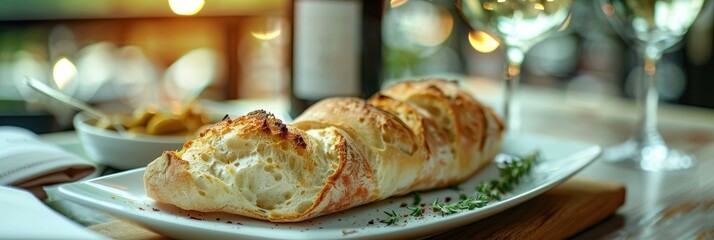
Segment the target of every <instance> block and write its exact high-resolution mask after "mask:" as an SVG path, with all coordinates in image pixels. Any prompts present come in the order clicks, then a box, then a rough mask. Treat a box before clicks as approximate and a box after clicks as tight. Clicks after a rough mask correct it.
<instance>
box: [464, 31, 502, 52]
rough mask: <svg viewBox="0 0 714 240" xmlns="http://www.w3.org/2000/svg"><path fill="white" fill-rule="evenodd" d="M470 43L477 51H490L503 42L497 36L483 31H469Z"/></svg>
mask: <svg viewBox="0 0 714 240" xmlns="http://www.w3.org/2000/svg"><path fill="white" fill-rule="evenodd" d="M469 43H470V44H471V47H473V48H474V49H476V51H479V52H482V53H490V52H493V51H494V50H496V49H497V48H498V46H499V45H501V43H499V42H498V40H497V39H496V38H494V37H493V36H491V34H488V33H486V32H483V31H471V32H469Z"/></svg>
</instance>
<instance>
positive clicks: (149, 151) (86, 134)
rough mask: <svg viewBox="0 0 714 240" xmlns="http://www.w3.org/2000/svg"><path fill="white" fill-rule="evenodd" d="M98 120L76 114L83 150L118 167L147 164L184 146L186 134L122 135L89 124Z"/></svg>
mask: <svg viewBox="0 0 714 240" xmlns="http://www.w3.org/2000/svg"><path fill="white" fill-rule="evenodd" d="M93 121H95V120H94V119H93V118H91V117H89V116H88V115H87V114H86V113H84V112H80V113H79V114H77V115H76V116H74V119H73V123H74V128H75V129H76V131H77V135H78V136H79V140H80V141H81V142H82V146H83V147H84V151H85V152H87V155H89V157H91V158H92V159H93V160H95V161H97V162H98V163H100V164H103V165H106V166H110V167H113V168H116V169H121V170H125V169H132V168H139V167H145V166H146V165H147V164H149V163H150V162H151V161H153V160H154V159H156V158H158V157H159V156H161V154H162V153H163V152H164V151H169V150H178V149H181V147H182V146H183V144H184V142H186V140H187V139H186V138H184V137H163V136H149V135H136V134H132V135H122V134H119V133H118V132H116V131H111V130H106V129H101V128H97V127H95V126H93V125H92V124H90V123H91V122H93Z"/></svg>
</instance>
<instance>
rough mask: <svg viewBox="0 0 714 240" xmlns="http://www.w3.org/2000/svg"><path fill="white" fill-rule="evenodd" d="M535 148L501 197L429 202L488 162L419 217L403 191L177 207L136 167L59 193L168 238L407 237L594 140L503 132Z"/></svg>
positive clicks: (573, 155) (509, 141)
mask: <svg viewBox="0 0 714 240" xmlns="http://www.w3.org/2000/svg"><path fill="white" fill-rule="evenodd" d="M536 150H539V151H540V152H541V156H542V159H541V161H540V162H538V163H537V164H536V165H535V167H534V169H533V171H532V173H531V175H530V176H528V177H526V178H525V179H524V180H523V181H522V182H521V183H520V184H519V185H518V186H517V187H516V188H515V190H514V191H512V192H511V193H509V194H507V195H505V196H504V197H503V199H502V200H501V201H498V202H494V203H491V204H489V205H488V206H486V207H483V208H479V209H474V210H471V211H465V212H460V213H456V214H452V215H447V216H442V215H441V214H440V213H439V212H435V211H433V210H432V208H431V203H433V202H434V201H435V200H436V199H439V201H440V202H452V203H453V202H456V201H458V200H459V194H460V192H463V193H466V194H467V195H469V196H471V195H472V194H473V193H474V192H475V190H474V189H475V187H476V186H477V185H478V184H479V183H482V182H486V181H489V180H493V179H497V178H498V169H497V167H496V165H495V164H491V165H490V166H488V167H487V168H486V169H484V170H483V171H482V172H480V173H478V174H477V175H476V176H474V177H473V178H471V179H469V180H468V181H466V182H464V183H462V184H460V185H459V188H460V189H461V190H455V189H441V190H435V191H429V192H423V193H421V194H420V195H421V198H422V201H421V202H422V203H423V204H425V205H424V207H425V209H426V211H425V214H424V216H422V217H412V216H409V215H408V214H409V212H410V211H409V210H408V209H407V208H406V207H405V205H411V204H413V202H414V197H413V196H410V195H407V196H402V197H395V198H389V199H386V200H383V201H380V202H376V203H372V204H368V205H364V206H360V207H356V208H353V209H349V210H346V211H343V212H339V213H334V214H330V215H327V216H323V217H319V218H315V219H312V220H308V221H304V222H300V223H271V222H266V221H261V220H255V219H251V218H246V217H241V216H238V215H232V214H225V213H202V212H195V211H185V210H181V209H178V208H176V207H173V206H169V205H166V204H161V203H157V202H155V201H154V200H153V199H151V198H149V197H147V196H146V192H145V191H144V183H143V176H144V169H143V168H142V169H136V170H131V171H126V172H122V173H118V174H114V175H109V176H105V177H101V178H97V179H93V180H89V181H85V182H78V183H72V184H67V185H63V186H61V187H60V189H59V192H60V196H62V197H64V198H67V199H69V200H71V201H74V202H77V203H79V204H82V205H85V206H88V207H91V208H95V209H97V210H100V211H103V212H107V213H109V214H112V215H114V216H116V217H119V218H122V219H125V220H128V221H132V222H134V223H137V224H139V225H142V226H144V227H146V228H148V229H151V230H153V231H155V232H157V233H160V234H163V235H165V236H168V237H171V238H176V239H219V238H220V239H224V238H250V239H274V238H281V239H335V238H347V239H365V238H387V237H388V238H414V237H422V236H428V235H431V234H436V233H439V232H443V231H447V230H449V229H453V228H456V227H459V226H462V225H465V224H469V223H472V222H475V221H477V220H480V219H483V218H485V217H488V216H491V215H493V214H495V213H498V212H501V211H503V210H506V209H508V208H511V207H513V206H515V205H518V204H520V203H522V202H524V201H526V200H528V199H531V198H533V197H535V196H537V195H539V194H541V193H543V192H545V191H546V190H548V189H550V188H553V187H555V186H557V185H558V184H559V183H561V182H563V181H565V180H567V179H568V178H570V177H571V176H572V175H574V174H575V173H577V172H578V171H580V170H581V169H582V168H584V167H585V166H587V165H588V164H589V163H590V162H592V161H593V160H594V159H595V158H596V157H598V156H599V154H600V152H601V148H600V147H599V146H595V145H591V144H587V143H580V142H575V141H571V140H562V139H554V138H550V137H544V136H537V135H528V134H521V135H519V136H517V137H508V136H507V137H506V139H505V140H504V142H503V144H502V148H501V151H502V153H505V154H510V155H517V156H525V155H527V154H530V153H532V152H533V151H536ZM385 211H387V212H391V211H394V212H395V213H397V214H399V215H402V216H403V217H402V220H401V221H400V222H399V223H398V224H396V225H392V226H387V225H386V224H385V223H383V221H384V220H386V219H387V215H386V214H385V213H384V212H385Z"/></svg>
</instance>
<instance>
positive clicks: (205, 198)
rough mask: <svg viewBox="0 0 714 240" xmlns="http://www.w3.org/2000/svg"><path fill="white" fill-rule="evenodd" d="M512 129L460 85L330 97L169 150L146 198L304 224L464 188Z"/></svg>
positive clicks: (412, 85)
mask: <svg viewBox="0 0 714 240" xmlns="http://www.w3.org/2000/svg"><path fill="white" fill-rule="evenodd" d="M502 131H503V124H502V123H501V121H500V119H499V118H498V117H497V116H496V115H495V114H494V113H493V111H492V110H491V109H490V108H488V107H486V106H483V105H481V104H480V103H479V102H478V101H476V100H475V99H474V98H473V97H471V96H470V95H469V94H467V93H466V92H464V91H463V90H461V89H459V88H458V86H457V84H456V83H455V82H450V81H444V80H425V81H414V82H411V81H410V82H403V83H399V84H396V85H394V86H392V87H390V88H387V89H385V90H384V91H382V92H380V93H378V94H376V95H375V96H373V97H372V98H370V99H369V100H368V101H365V100H362V99H357V98H330V99H326V100H323V101H320V102H318V103H316V104H315V105H313V106H312V107H310V108H309V109H307V110H306V111H305V112H304V113H303V114H302V115H300V116H299V117H298V118H297V119H296V120H295V121H294V122H293V123H292V124H284V123H283V122H282V121H280V120H279V119H276V118H275V117H274V116H273V115H271V114H269V113H267V112H265V111H262V110H258V111H254V112H251V113H249V114H247V115H245V116H241V117H239V118H236V119H234V120H230V119H226V120H224V121H221V122H219V123H217V124H215V125H214V126H212V127H210V128H208V129H206V130H204V131H203V132H202V133H201V134H200V136H199V137H198V138H196V139H193V140H190V141H187V142H186V143H185V144H184V146H183V149H181V150H180V151H168V152H164V153H163V154H162V155H161V156H160V157H159V158H157V159H156V160H154V161H153V162H152V163H150V164H149V165H148V166H147V168H146V173H145V175H144V184H145V187H146V191H147V194H148V195H149V196H150V197H151V198H153V199H155V200H156V201H159V202H163V203H168V204H172V205H175V206H177V207H179V208H182V209H186V210H196V211H203V212H227V213H233V214H239V215H243V216H248V217H253V218H258V219H263V220H269V221H273V222H296V221H302V220H306V219H310V218H314V217H317V216H321V215H325V214H329V213H333V212H337V211H342V210H345V209H348V208H351V207H354V206H358V205H362V204H366V203H370V202H374V201H378V200H381V199H385V198H388V197H390V196H396V195H402V194H406V193H409V192H411V191H416V190H428V189H434V188H440V187H445V186H448V185H453V184H457V183H459V182H461V181H464V180H466V179H468V178H469V177H471V176H473V174H475V173H476V172H477V171H478V170H480V169H482V168H483V167H484V166H486V165H488V164H489V163H490V162H491V159H492V158H493V157H494V155H495V154H496V153H497V152H498V146H499V144H500V140H501V134H502Z"/></svg>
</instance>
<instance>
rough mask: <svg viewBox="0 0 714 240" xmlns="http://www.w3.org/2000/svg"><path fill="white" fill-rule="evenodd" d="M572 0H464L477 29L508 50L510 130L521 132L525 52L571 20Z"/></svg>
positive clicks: (463, 9)
mask: <svg viewBox="0 0 714 240" xmlns="http://www.w3.org/2000/svg"><path fill="white" fill-rule="evenodd" d="M571 5H572V0H461V5H460V11H461V13H462V15H463V17H464V18H465V19H466V21H467V22H468V23H469V25H471V27H472V28H474V29H476V30H481V31H485V32H488V33H490V34H492V35H494V36H496V37H497V38H499V39H500V40H501V42H502V43H503V45H504V46H505V50H506V60H507V63H506V67H505V71H504V72H505V83H506V85H505V93H504V102H503V117H504V118H505V121H506V128H507V130H508V131H509V132H511V133H517V132H519V131H520V120H521V119H520V109H519V107H520V106H519V102H518V99H517V97H518V94H517V89H518V84H519V81H520V80H519V74H520V66H521V63H523V59H524V57H525V54H526V52H528V50H530V48H531V47H532V46H533V45H535V44H536V43H538V42H539V41H541V40H543V39H544V38H545V37H547V36H548V35H549V33H551V32H554V31H556V30H562V29H564V28H565V27H567V25H568V23H569V21H570V14H571V10H570V7H571Z"/></svg>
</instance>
